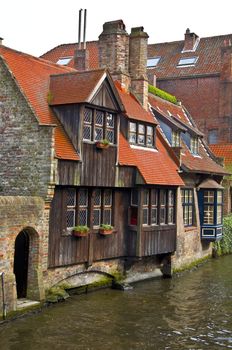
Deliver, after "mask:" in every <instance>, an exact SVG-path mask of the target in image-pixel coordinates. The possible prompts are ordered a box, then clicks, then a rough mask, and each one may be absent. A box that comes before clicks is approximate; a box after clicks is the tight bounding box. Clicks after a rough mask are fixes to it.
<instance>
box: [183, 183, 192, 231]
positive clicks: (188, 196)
mask: <svg viewBox="0 0 232 350" xmlns="http://www.w3.org/2000/svg"><path fill="white" fill-rule="evenodd" d="M181 197H182V198H181V199H182V206H183V218H184V225H185V226H192V225H193V190H192V189H183V190H182V191H181Z"/></svg>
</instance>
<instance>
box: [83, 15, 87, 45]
mask: <svg viewBox="0 0 232 350" xmlns="http://www.w3.org/2000/svg"><path fill="white" fill-rule="evenodd" d="M86 17H87V10H86V9H85V10H84V32H83V43H84V50H85V49H86V42H85V35H86Z"/></svg>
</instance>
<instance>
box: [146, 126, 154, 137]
mask: <svg viewBox="0 0 232 350" xmlns="http://www.w3.org/2000/svg"><path fill="white" fill-rule="evenodd" d="M147 135H150V136H152V135H153V127H152V126H147Z"/></svg>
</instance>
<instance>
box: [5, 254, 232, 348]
mask: <svg viewBox="0 0 232 350" xmlns="http://www.w3.org/2000/svg"><path fill="white" fill-rule="evenodd" d="M0 335H1V340H0V349H1V350H5V349H6V350H7V349H10V350H19V349H26V350H37V349H40V350H50V349H54V350H56V349H58V350H59V349H67V350H74V349H83V350H93V349H94V350H100V349H101V350H108V349H113V350H124V349H125V350H129V349H133V350H137V349H139V350H141V349H157V350H162V349H171V350H175V349H178V350H182V349H191V350H200V349H210V350H217V349H227V348H228V349H229V348H231V349H232V256H227V257H223V258H220V259H218V260H212V261H209V262H208V263H206V264H205V265H203V266H201V267H200V268H199V269H197V270H194V271H192V272H187V273H184V274H183V275H181V276H179V277H178V276H176V277H174V278H173V279H155V280H152V281H147V282H143V283H139V284H136V285H135V288H134V289H133V290H131V291H128V292H121V291H116V290H109V289H106V290H101V291H99V292H96V293H93V294H87V295H81V296H75V297H72V298H71V299H68V300H67V301H66V302H65V303H61V304H58V305H56V307H52V308H48V309H45V310H44V311H43V312H42V313H41V314H39V315H34V316H32V317H28V318H25V319H18V320H17V321H15V322H13V323H8V324H5V325H3V326H2V327H1V328H0Z"/></svg>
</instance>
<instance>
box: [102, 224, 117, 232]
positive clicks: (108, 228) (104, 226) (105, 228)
mask: <svg viewBox="0 0 232 350" xmlns="http://www.w3.org/2000/svg"><path fill="white" fill-rule="evenodd" d="M113 228H114V227H113V226H111V225H108V224H101V226H100V229H101V230H107V231H108V230H113Z"/></svg>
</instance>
